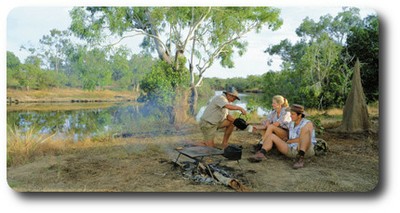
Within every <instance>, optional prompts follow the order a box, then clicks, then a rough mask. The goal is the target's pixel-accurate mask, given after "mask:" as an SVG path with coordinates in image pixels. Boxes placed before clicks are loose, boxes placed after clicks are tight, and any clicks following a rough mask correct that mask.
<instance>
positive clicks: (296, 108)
mask: <svg viewBox="0 0 400 213" xmlns="http://www.w3.org/2000/svg"><path fill="white" fill-rule="evenodd" d="M290 111H293V112H297V113H298V114H303V115H304V116H307V115H308V114H307V113H306V111H304V106H302V105H300V104H293V105H292V106H291V107H290Z"/></svg>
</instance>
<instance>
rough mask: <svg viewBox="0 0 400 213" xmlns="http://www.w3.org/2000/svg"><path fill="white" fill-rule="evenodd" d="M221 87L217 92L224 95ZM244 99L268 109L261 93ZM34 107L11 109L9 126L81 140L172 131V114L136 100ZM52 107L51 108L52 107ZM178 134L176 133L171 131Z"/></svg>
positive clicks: (246, 103) (246, 105) (260, 110)
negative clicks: (261, 102)
mask: <svg viewBox="0 0 400 213" xmlns="http://www.w3.org/2000/svg"><path fill="white" fill-rule="evenodd" d="M221 93H222V91H217V92H216V93H215V95H220V94H221ZM239 95H240V98H241V101H240V102H235V104H238V105H240V106H242V107H244V108H253V110H257V114H258V115H260V116H262V115H264V114H266V113H267V110H265V109H264V108H262V107H259V106H258V104H259V103H258V102H257V101H254V100H255V99H257V96H255V95H253V94H251V95H246V94H239ZM43 107H45V108H47V109H46V110H40V107H37V106H35V107H32V110H29V108H28V109H26V108H25V109H24V110H15V109H12V108H9V109H7V127H8V128H12V129H15V130H17V131H19V132H21V133H24V132H27V131H30V130H32V129H34V130H35V131H34V132H35V133H38V134H55V136H54V137H55V138H57V139H60V140H67V139H71V140H73V141H79V140H82V139H84V138H92V137H97V136H112V135H115V134H126V135H135V134H143V133H145V135H148V133H149V132H154V133H152V134H165V133H168V132H169V133H171V132H170V131H171V130H170V128H171V126H170V125H169V117H168V116H167V114H166V113H165V112H164V111H162V110H160V109H159V108H157V107H154V106H143V105H138V104H136V103H124V104H115V105H105V106H100V105H99V106H96V108H91V109H85V108H80V109H78V108H77V106H76V105H75V104H70V108H71V109H73V110H65V109H67V108H68V106H63V107H60V106H51V105H50V106H49V105H43ZM49 108H50V109H49ZM199 109H200V110H199V112H198V113H197V119H199V118H200V116H201V115H202V113H203V112H204V109H205V106H202V107H200V108H199ZM171 134H176V133H171Z"/></svg>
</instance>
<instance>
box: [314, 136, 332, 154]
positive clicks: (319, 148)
mask: <svg viewBox="0 0 400 213" xmlns="http://www.w3.org/2000/svg"><path fill="white" fill-rule="evenodd" d="M328 150H329V149H328V143H327V142H326V141H325V140H324V139H321V138H317V143H316V144H315V145H314V152H315V155H316V156H321V155H326V154H327V153H328Z"/></svg>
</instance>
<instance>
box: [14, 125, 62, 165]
mask: <svg viewBox="0 0 400 213" xmlns="http://www.w3.org/2000/svg"><path fill="white" fill-rule="evenodd" d="M54 135H55V134H51V135H43V134H38V131H37V130H36V129H35V128H31V129H29V130H27V131H25V132H24V131H22V130H20V129H17V128H15V127H14V128H9V129H8V132H7V166H12V165H18V164H23V163H26V162H28V161H30V160H32V159H33V158H34V157H35V156H37V155H38V154H41V153H42V152H43V149H39V147H48V148H47V149H49V148H50V147H49V143H48V142H50V141H51V140H52V138H53V136H54Z"/></svg>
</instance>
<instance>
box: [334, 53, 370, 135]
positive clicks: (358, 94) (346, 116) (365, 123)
mask: <svg viewBox="0 0 400 213" xmlns="http://www.w3.org/2000/svg"><path fill="white" fill-rule="evenodd" d="M369 128H370V124H369V118H368V108H367V104H366V101H365V94H364V91H363V88H362V85H361V76H360V62H359V60H358V59H357V61H356V64H355V65H354V73H353V79H352V88H351V91H350V93H349V95H348V96H347V100H346V105H345V107H344V109H343V120H342V124H341V126H339V127H338V128H336V129H335V130H334V131H336V132H343V133H360V132H364V131H367V130H369Z"/></svg>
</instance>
